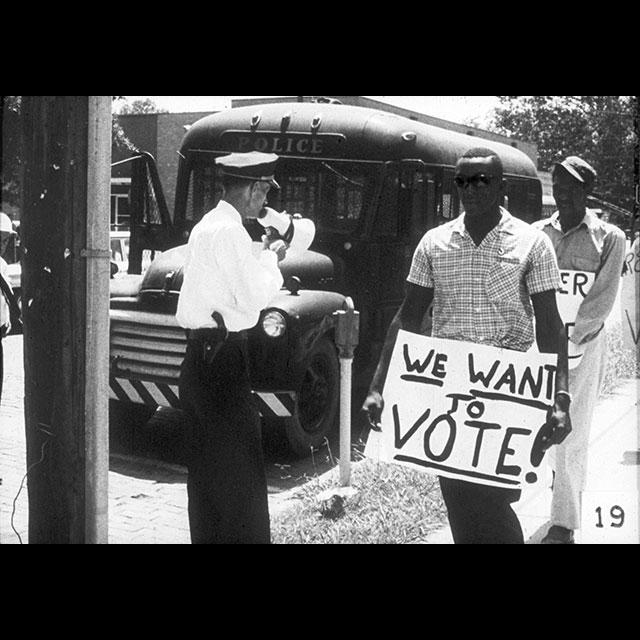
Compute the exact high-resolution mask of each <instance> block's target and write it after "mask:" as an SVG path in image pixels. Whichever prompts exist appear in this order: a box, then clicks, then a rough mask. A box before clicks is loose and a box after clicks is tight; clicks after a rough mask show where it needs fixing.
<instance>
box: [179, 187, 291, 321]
mask: <svg viewBox="0 0 640 640" xmlns="http://www.w3.org/2000/svg"><path fill="white" fill-rule="evenodd" d="M282 283H283V279H282V274H281V273H280V269H279V268H278V257H277V255H276V254H275V253H274V252H273V251H262V252H261V253H260V255H259V257H258V258H256V257H255V256H254V253H253V250H252V241H251V237H250V236H249V234H248V233H247V231H246V229H245V228H244V227H243V226H242V217H241V216H240V214H239V213H238V211H237V210H236V209H235V207H233V206H232V205H230V204H229V203H228V202H226V201H224V200H221V201H220V203H219V204H218V206H217V207H216V208H215V209H212V210H211V211H209V213H207V214H206V215H205V216H204V217H203V218H202V220H201V221H200V222H199V223H198V224H197V225H196V226H195V227H194V228H193V231H192V232H191V236H190V238H189V243H188V245H187V256H186V260H185V265H184V279H183V284H182V289H181V291H180V297H179V298H178V310H177V313H176V319H177V321H178V323H179V324H180V326H182V327H184V328H185V329H202V328H209V327H213V326H215V323H214V322H213V320H212V319H211V314H212V312H213V311H218V312H219V313H220V314H221V315H222V317H223V318H224V322H225V324H226V326H227V329H228V330H229V331H242V330H244V329H250V328H251V327H253V326H255V325H256V323H257V322H258V319H259V317H260V312H261V311H262V310H263V309H264V308H265V307H266V306H267V305H268V304H269V301H270V300H271V299H272V298H273V297H274V296H275V294H276V293H277V292H278V291H279V290H280V288H281V287H282Z"/></svg>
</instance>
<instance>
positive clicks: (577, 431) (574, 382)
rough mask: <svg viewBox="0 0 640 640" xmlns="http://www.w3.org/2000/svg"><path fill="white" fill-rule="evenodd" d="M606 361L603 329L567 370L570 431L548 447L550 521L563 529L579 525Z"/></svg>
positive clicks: (574, 527)
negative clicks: (592, 430)
mask: <svg viewBox="0 0 640 640" xmlns="http://www.w3.org/2000/svg"><path fill="white" fill-rule="evenodd" d="M606 361H607V354H606V336H605V329H603V330H602V331H601V332H600V333H599V334H598V336H597V337H596V338H594V339H593V340H592V341H591V342H590V343H589V344H588V345H587V348H586V349H585V352H584V355H583V356H582V360H581V361H580V364H579V365H578V366H577V367H576V368H575V369H570V370H569V392H570V393H571V396H572V401H571V407H570V409H569V415H570V416H571V424H572V431H571V433H570V434H569V435H568V436H567V439H566V440H565V441H564V442H563V443H562V444H560V445H556V446H554V447H551V449H550V450H549V453H550V455H549V462H550V463H551V467H552V469H553V470H554V471H555V478H554V482H553V498H552V501H551V524H552V525H558V526H560V527H564V528H565V529H574V530H575V529H579V528H580V516H581V496H582V491H584V488H585V484H586V479H587V463H588V460H587V458H588V453H589V433H590V431H591V421H592V419H593V411H594V409H595V406H596V402H597V401H598V396H599V395H600V389H601V388H602V382H603V380H604V374H605V368H606Z"/></svg>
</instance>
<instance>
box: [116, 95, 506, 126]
mask: <svg viewBox="0 0 640 640" xmlns="http://www.w3.org/2000/svg"><path fill="white" fill-rule="evenodd" d="M259 97H264V98H275V97H277V96H125V98H127V100H128V101H129V102H133V101H134V100H143V99H144V98H151V100H153V102H154V103H155V104H156V105H157V106H158V107H159V108H161V109H166V110H168V111H170V112H173V113H175V112H187V111H218V110H220V109H225V108H229V107H230V106H231V99H232V98H259ZM366 97H367V98H373V99H374V100H380V101H381V102H387V103H389V104H393V105H395V106H398V107H404V108H406V109H412V110H413V111H417V112H419V113H425V114H427V115H430V116H434V117H437V118H443V119H444V120H450V121H452V122H465V121H467V120H469V119H470V118H478V119H479V120H480V121H482V120H484V118H486V116H487V115H488V113H489V112H490V111H491V109H492V108H493V107H495V106H497V104H498V98H497V97H496V96H366Z"/></svg>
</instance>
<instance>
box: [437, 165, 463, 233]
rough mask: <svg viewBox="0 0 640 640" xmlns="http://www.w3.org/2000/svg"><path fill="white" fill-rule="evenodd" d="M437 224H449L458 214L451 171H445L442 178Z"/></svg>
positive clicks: (456, 195)
mask: <svg viewBox="0 0 640 640" xmlns="http://www.w3.org/2000/svg"><path fill="white" fill-rule="evenodd" d="M438 205H439V206H438V215H437V224H438V225H441V224H444V223H445V222H450V221H451V220H453V219H454V218H457V217H458V214H459V213H460V202H459V198H458V193H457V191H456V188H455V184H454V182H453V171H451V170H445V171H444V174H443V178H442V199H441V200H440V202H439V203H438Z"/></svg>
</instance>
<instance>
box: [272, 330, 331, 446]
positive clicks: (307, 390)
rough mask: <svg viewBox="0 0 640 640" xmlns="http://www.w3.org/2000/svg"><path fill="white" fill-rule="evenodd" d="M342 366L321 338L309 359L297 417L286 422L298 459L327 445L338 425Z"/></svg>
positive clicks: (291, 443) (289, 441)
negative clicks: (312, 450)
mask: <svg viewBox="0 0 640 640" xmlns="http://www.w3.org/2000/svg"><path fill="white" fill-rule="evenodd" d="M339 401H340V366H339V363H338V356H337V355H336V349H335V347H334V346H333V342H332V341H331V340H330V339H329V338H326V337H325V338H321V339H320V340H318V342H317V343H316V344H315V346H314V348H313V349H312V351H311V353H310V354H309V355H308V356H307V360H306V367H305V372H304V378H303V380H302V385H301V387H300V393H299V395H298V406H297V411H296V415H294V416H293V417H291V418H285V419H284V420H283V422H284V431H285V436H286V438H287V442H288V446H289V449H291V451H292V452H293V453H294V454H296V455H297V456H301V457H306V456H309V455H311V449H312V448H317V447H320V446H321V445H322V444H324V442H325V439H326V438H328V437H329V436H330V435H331V433H332V431H333V430H334V428H335V426H336V424H337V416H338V407H339Z"/></svg>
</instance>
